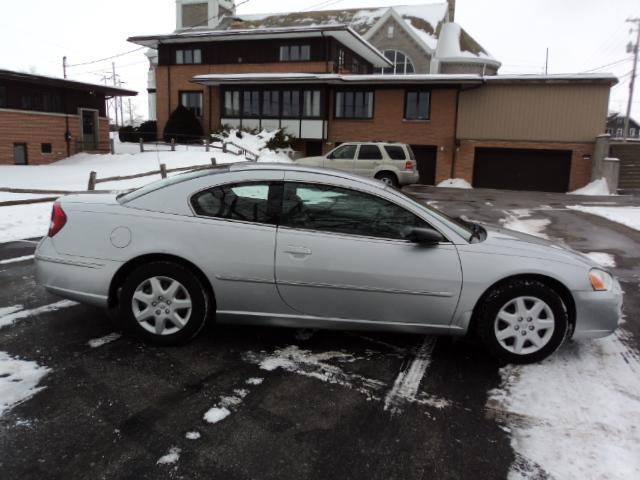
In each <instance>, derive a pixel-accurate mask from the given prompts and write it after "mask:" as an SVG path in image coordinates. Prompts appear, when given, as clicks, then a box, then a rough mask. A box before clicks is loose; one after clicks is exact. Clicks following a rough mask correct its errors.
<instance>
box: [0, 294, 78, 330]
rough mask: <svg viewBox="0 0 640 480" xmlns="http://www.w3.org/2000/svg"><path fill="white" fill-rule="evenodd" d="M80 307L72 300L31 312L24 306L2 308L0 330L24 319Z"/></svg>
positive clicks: (0, 311) (0, 310)
mask: <svg viewBox="0 0 640 480" xmlns="http://www.w3.org/2000/svg"><path fill="white" fill-rule="evenodd" d="M75 305H78V304H77V303H76V302H73V301H71V300H61V301H59V302H56V303H52V304H50V305H44V306H42V307H38V308H33V309H31V310H24V309H23V308H22V305H15V306H13V307H7V308H0V328H2V327H6V326H7V325H12V324H13V323H15V322H16V321H18V320H22V319H24V318H29V317H33V316H35V315H40V314H42V313H48V312H55V311H57V310H60V309H63V308H69V307H73V306H75Z"/></svg>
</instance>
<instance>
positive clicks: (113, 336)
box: [88, 332, 122, 348]
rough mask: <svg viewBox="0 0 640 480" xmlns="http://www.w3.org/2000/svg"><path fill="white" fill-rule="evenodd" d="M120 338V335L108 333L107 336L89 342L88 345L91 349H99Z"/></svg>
mask: <svg viewBox="0 0 640 480" xmlns="http://www.w3.org/2000/svg"><path fill="white" fill-rule="evenodd" d="M120 337H122V335H121V334H119V333H116V332H114V333H110V334H109V335H105V336H104V337H100V338H94V339H92V340H89V342H88V345H89V346H90V347H91V348H99V347H102V346H103V345H106V344H107V343H111V342H115V341H116V340H118V339H119V338H120Z"/></svg>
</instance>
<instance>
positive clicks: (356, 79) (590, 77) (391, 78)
mask: <svg viewBox="0 0 640 480" xmlns="http://www.w3.org/2000/svg"><path fill="white" fill-rule="evenodd" d="M191 81H192V82H193V83H199V84H202V85H228V84H313V83H315V84H318V83H322V84H331V85H347V84H349V85H381V86H383V85H409V84H422V85H469V84H471V85H480V84H483V83H486V84H493V83H520V84H534V83H601V84H608V85H613V84H615V83H617V78H616V77H614V76H613V75H609V74H576V75H495V76H482V75H476V74H451V75H447V74H440V73H438V74H417V75H416V74H412V75H351V74H349V75H343V74H336V73H317V74H316V73H244V74H209V75H197V76H195V77H193V79H192V80H191Z"/></svg>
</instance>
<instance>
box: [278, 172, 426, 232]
mask: <svg viewBox="0 0 640 480" xmlns="http://www.w3.org/2000/svg"><path fill="white" fill-rule="evenodd" d="M280 223H281V225H282V226H284V227H290V228H299V229H308V230H319V231H322V232H329V233H339V234H348V235H360V236H366V237H378V238H388V239H394V240H406V239H407V238H408V236H409V234H410V233H411V231H412V229H413V228H414V227H421V228H431V227H430V226H429V225H428V224H427V223H426V222H425V221H424V220H422V219H421V218H419V217H417V216H416V215H414V214H413V213H411V212H409V211H408V210H405V209H404V208H402V207H400V206H398V205H396V204H394V203H392V202H389V201H387V200H384V199H382V198H379V197H376V196H374V195H369V194H367V193H363V192H359V191H356V190H350V189H346V188H339V187H334V186H330V185H317V184H306V183H294V182H288V183H285V187H284V200H283V208H282V217H281V221H280Z"/></svg>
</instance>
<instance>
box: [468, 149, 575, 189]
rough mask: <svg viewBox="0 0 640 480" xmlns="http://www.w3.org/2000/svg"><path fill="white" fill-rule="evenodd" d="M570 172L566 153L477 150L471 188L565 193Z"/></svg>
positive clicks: (524, 150) (569, 155) (558, 151)
mask: <svg viewBox="0 0 640 480" xmlns="http://www.w3.org/2000/svg"><path fill="white" fill-rule="evenodd" d="M570 171H571V151H569V150H533V149H520V148H476V154H475V164H474V167H473V186H474V187H478V188H500V189H506V190H536V191H543V192H566V191H567V190H568V188H569V173H570Z"/></svg>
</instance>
